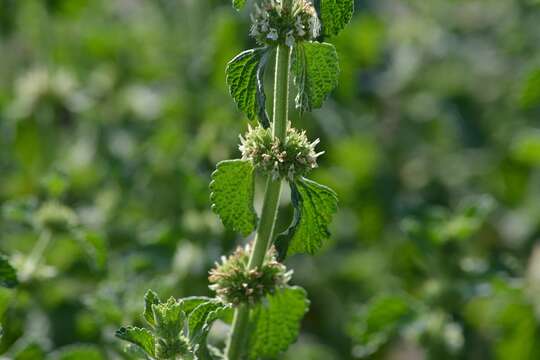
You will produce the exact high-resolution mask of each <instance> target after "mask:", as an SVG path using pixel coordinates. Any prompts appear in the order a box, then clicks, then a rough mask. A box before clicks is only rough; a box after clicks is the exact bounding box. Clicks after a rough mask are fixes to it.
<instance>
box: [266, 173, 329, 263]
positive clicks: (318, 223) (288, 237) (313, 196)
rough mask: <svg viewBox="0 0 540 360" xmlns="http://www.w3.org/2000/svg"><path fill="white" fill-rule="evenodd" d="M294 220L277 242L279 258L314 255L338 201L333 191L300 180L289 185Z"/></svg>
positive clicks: (321, 241) (324, 237) (327, 233)
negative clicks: (293, 206)
mask: <svg viewBox="0 0 540 360" xmlns="http://www.w3.org/2000/svg"><path fill="white" fill-rule="evenodd" d="M291 188H292V189H293V190H292V194H296V195H295V196H297V199H296V200H294V199H293V205H295V210H296V212H297V214H296V219H295V221H294V222H293V224H292V226H291V228H290V229H289V230H288V232H287V234H285V235H283V236H280V237H279V238H278V239H277V242H276V246H277V247H278V250H279V253H280V256H282V257H283V256H284V254H287V255H293V254H296V253H308V254H314V253H315V252H316V251H317V250H319V249H320V248H321V246H322V244H323V242H324V240H326V239H327V238H328V237H330V231H329V230H328V226H329V225H330V223H331V222H332V216H333V215H334V213H335V212H336V211H337V203H338V198H337V195H336V193H335V192H334V190H332V189H330V188H329V187H327V186H324V185H321V184H318V183H316V182H315V181H312V180H309V179H306V178H301V179H298V180H296V181H295V182H294V183H292V184H291Z"/></svg>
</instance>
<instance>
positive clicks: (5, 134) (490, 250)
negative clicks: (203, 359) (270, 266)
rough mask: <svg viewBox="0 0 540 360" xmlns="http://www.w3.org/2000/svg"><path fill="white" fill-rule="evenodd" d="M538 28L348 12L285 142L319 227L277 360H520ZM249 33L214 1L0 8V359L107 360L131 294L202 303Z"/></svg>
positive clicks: (479, 5)
mask: <svg viewBox="0 0 540 360" xmlns="http://www.w3.org/2000/svg"><path fill="white" fill-rule="evenodd" d="M539 16H540V3H539V2H538V1H535V0H512V1H511V0H508V1H497V0H455V1H447V0H431V1H423V0H409V1H395V0H377V1H375V0H364V1H357V10H356V14H355V17H354V19H353V21H352V23H351V25H350V26H348V27H347V28H346V29H345V30H344V31H343V32H342V33H341V34H340V35H339V36H338V37H337V38H336V39H335V41H334V43H336V45H337V47H338V53H339V54H340V64H341V76H340V84H339V87H338V89H337V90H336V91H335V92H334V94H333V96H332V99H331V100H330V101H329V102H327V103H326V104H325V106H324V107H323V108H322V109H321V110H317V111H315V112H313V113H312V114H306V115H304V116H303V117H302V118H301V119H294V121H297V122H298V123H299V124H301V126H299V127H306V128H308V130H309V134H310V137H312V138H315V137H320V138H321V140H322V143H323V144H324V145H323V147H324V148H325V150H327V153H326V154H325V155H324V156H323V157H322V158H321V168H320V169H319V170H317V171H316V172H315V174H314V178H316V179H319V180H321V181H322V182H324V183H326V184H329V185H330V186H331V187H332V188H334V189H336V190H337V192H338V194H339V197H340V210H339V212H338V214H337V215H336V218H335V221H334V224H333V227H332V231H333V237H332V242H331V243H329V244H327V245H326V246H325V248H324V250H323V251H322V252H320V253H319V254H318V255H317V256H316V257H314V258H311V257H306V256H296V257H292V258H290V259H288V260H287V261H288V262H289V263H290V265H291V266H292V267H293V268H295V269H296V274H295V277H294V279H295V282H296V283H298V284H301V285H302V286H304V287H306V289H307V290H308V293H309V297H310V299H311V308H310V312H309V313H308V314H307V316H306V319H305V320H304V322H303V326H302V335H301V337H300V339H299V341H298V342H297V344H296V345H294V346H293V347H292V348H291V349H290V350H289V351H288V352H287V354H285V355H284V359H313V360H318V359H321V360H322V359H324V360H332V359H354V358H369V359H538V358H539V357H540V337H539V335H540V327H539V325H540V324H539V319H540V302H539V301H538V299H539V296H538V292H539V291H540V247H538V245H537V241H538V239H539V237H540V125H539V124H540V122H539V115H540V110H539V105H540V57H539V54H540V52H539V50H540V21H538V19H539V18H540V17H539ZM248 27H249V18H248V15H247V14H246V13H241V15H240V16H239V15H238V14H236V13H235V12H234V11H233V10H232V9H231V7H230V4H229V3H228V1H225V0H154V1H150V0H114V1H109V0H93V1H89V0H42V1H39V0H26V1H17V0H1V1H0V55H1V56H0V149H1V151H0V206H1V217H0V251H1V252H2V253H4V254H6V255H7V256H8V257H7V258H8V259H9V263H10V264H11V265H13V266H14V267H15V268H16V269H17V270H18V273H19V282H20V284H19V286H18V287H16V288H12V289H8V288H0V319H1V324H2V327H3V337H2V340H1V342H0V354H4V355H3V356H5V357H7V358H9V359H12V358H13V359H43V358H53V359H71V358H85V359H105V358H106V359H109V358H111V359H114V358H122V357H124V358H126V357H128V355H126V354H124V353H123V352H122V345H121V344H120V342H119V341H118V340H117V339H114V330H115V329H116V328H118V327H119V326H120V325H122V324H125V323H135V324H137V323H139V324H140V323H141V322H142V319H141V316H140V313H141V311H142V307H143V304H142V298H143V295H144V292H145V290H146V289H147V288H152V289H154V290H156V291H158V292H159V293H161V294H163V297H164V298H166V297H167V296H169V295H173V296H176V297H180V296H188V295H205V294H208V292H209V290H208V288H207V271H208V269H209V268H210V267H211V266H212V264H213V263H214V261H215V260H216V259H217V258H218V256H219V255H220V254H221V253H228V252H230V251H231V249H233V248H234V246H235V244H236V243H238V242H239V240H240V239H238V238H236V235H235V234H233V233H229V232H225V231H224V229H223V227H222V225H221V224H220V222H219V220H218V219H217V217H216V216H215V215H214V214H213V213H212V212H211V209H210V206H209V190H208V183H209V181H210V174H211V172H212V171H213V170H214V164H215V163H216V162H217V161H220V160H223V159H227V158H230V157H232V156H237V155H238V150H237V143H238V139H237V134H238V133H240V132H243V131H244V130H245V126H244V124H245V121H244V119H242V117H241V116H242V115H241V114H240V113H239V112H238V110H237V109H236V107H235V105H234V103H233V102H232V101H231V99H230V97H229V96H228V94H227V89H226V84H225V74H224V69H225V65H226V63H227V62H228V61H229V60H230V59H231V58H232V57H233V56H234V55H235V54H237V53H238V52H239V51H240V50H241V49H244V48H247V47H248V46H253V45H254V44H253V43H252V42H253V41H252V40H251V39H249V38H248V36H247V30H248ZM267 93H268V94H270V93H271V92H269V91H268V92H267ZM269 100H270V101H271V99H269ZM285 198H287V197H285ZM282 205H283V209H284V212H285V214H286V215H290V212H291V209H290V204H287V203H283V204H282ZM63 206H65V207H63ZM287 212H289V213H288V214H287ZM55 216H56V217H57V218H58V217H60V221H66V219H68V220H69V222H70V224H69V228H68V229H58V228H54V229H53V230H47V229H50V224H51V222H50V221H51V217H52V218H53V220H54V218H55ZM288 218H290V216H284V219H283V221H282V223H281V225H280V228H282V229H285V228H286V226H287V223H286V220H287V219H288ZM47 221H48V222H47ZM66 230H67V231H66ZM49 231H52V232H51V238H52V242H51V244H50V245H49V247H48V248H47V250H46V251H45V254H44V259H43V261H42V262H41V263H40V264H38V266H37V268H36V269H35V271H28V270H24V269H25V268H26V269H27V265H28V257H30V254H31V251H32V248H33V247H34V244H35V243H36V241H37V239H38V237H40V236H44V233H46V232H49ZM45 235H46V234H45ZM2 261H3V260H2ZM25 264H26V265H25ZM21 272H22V274H21ZM2 285H9V286H11V285H14V283H13V282H11V283H9V284H2ZM225 335H226V329H225V327H224V326H220V325H218V326H216V327H215V328H214V329H213V332H212V341H213V342H215V343H220V342H223V341H224V336H225Z"/></svg>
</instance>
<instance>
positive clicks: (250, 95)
mask: <svg viewBox="0 0 540 360" xmlns="http://www.w3.org/2000/svg"><path fill="white" fill-rule="evenodd" d="M269 55H270V51H268V48H257V49H251V50H246V51H244V52H242V53H240V54H239V55H237V56H236V57H235V58H234V59H232V60H231V61H230V62H229V63H228V64H227V70H226V78H227V85H228V86H229V91H230V93H231V96H232V98H233V99H234V102H235V103H236V105H237V106H238V108H239V109H240V110H241V111H243V112H244V113H245V114H246V116H247V117H248V119H249V120H254V119H255V118H257V117H258V118H259V121H260V122H261V125H262V126H264V127H265V128H268V127H269V126H270V120H269V119H268V114H267V113H266V95H265V93H264V84H263V80H264V70H265V68H266V63H267V62H268V58H269Z"/></svg>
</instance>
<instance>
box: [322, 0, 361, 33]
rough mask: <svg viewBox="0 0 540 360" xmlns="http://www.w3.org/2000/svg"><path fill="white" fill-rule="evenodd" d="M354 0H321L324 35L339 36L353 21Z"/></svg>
mask: <svg viewBox="0 0 540 360" xmlns="http://www.w3.org/2000/svg"><path fill="white" fill-rule="evenodd" d="M353 12H354V0H321V19H322V26H323V33H324V35H327V36H332V35H337V34H338V33H339V32H340V31H341V30H343V28H344V27H345V26H346V25H347V24H348V23H349V21H351V19H352V15H353Z"/></svg>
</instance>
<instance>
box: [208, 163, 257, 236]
mask: <svg viewBox="0 0 540 360" xmlns="http://www.w3.org/2000/svg"><path fill="white" fill-rule="evenodd" d="M253 171H254V168H253V165H252V164H251V162H250V161H248V160H226V161H222V162H220V163H218V164H217V168H216V171H215V172H214V173H213V174H212V182H211V183H210V191H211V194H210V201H211V202H212V210H213V211H214V212H215V213H216V214H218V215H219V217H220V218H221V221H222V222H223V224H224V225H225V227H227V228H229V229H231V230H234V231H238V232H240V233H241V234H242V235H244V236H247V235H249V234H250V233H251V232H252V231H253V230H255V226H256V225H257V213H256V212H255V209H254V207H253V196H254V192H255V183H254V176H253Z"/></svg>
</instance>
